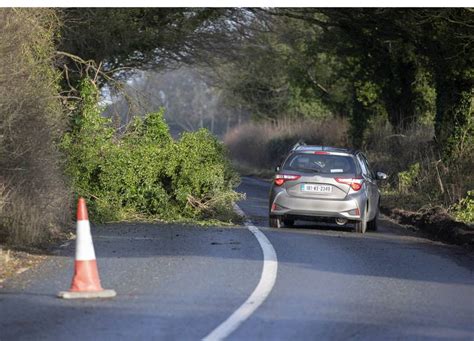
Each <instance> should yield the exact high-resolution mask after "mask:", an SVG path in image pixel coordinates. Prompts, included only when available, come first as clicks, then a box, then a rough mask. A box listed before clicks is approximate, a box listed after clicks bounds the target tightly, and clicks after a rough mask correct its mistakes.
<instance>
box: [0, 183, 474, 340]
mask: <svg viewBox="0 0 474 341" xmlns="http://www.w3.org/2000/svg"><path fill="white" fill-rule="evenodd" d="M268 186H269V185H268V184H267V183H265V182H263V181H260V180H256V179H251V178H244V179H243V182H242V184H241V186H240V187H239V190H240V191H242V192H245V193H246V194H247V200H245V201H242V202H241V203H240V204H239V205H240V207H241V208H242V209H243V211H244V212H245V213H246V214H247V215H248V216H249V218H250V219H251V221H252V223H253V224H255V225H256V226H257V227H259V228H260V230H261V231H262V232H263V233H264V234H265V236H266V237H267V238H268V240H269V241H270V243H271V244H272V246H273V248H274V250H275V252H276V255H277V258H278V273H277V278H276V281H275V285H274V287H273V288H271V292H270V294H269V296H268V297H267V298H266V300H265V301H263V303H262V304H261V306H259V307H258V309H256V310H255V312H253V314H251V315H250V317H249V318H248V319H247V320H246V321H244V322H243V323H242V324H241V325H240V326H239V327H238V328H237V329H236V330H235V331H234V332H233V333H231V334H230V336H229V337H228V339H229V340H255V339H257V340H259V339H262V340H279V339H281V340H289V339H297V340H313V339H331V340H333V339H364V340H367V339H369V340H370V339H374V340H379V339H465V340H472V339H474V274H473V270H474V258H473V256H472V255H471V254H469V252H468V251H466V250H464V249H462V248H460V247H457V246H449V245H445V244H442V243H439V242H434V241H430V240H428V239H426V238H423V237H421V236H418V235H416V234H414V233H409V232H405V231H403V230H401V229H400V228H398V227H396V226H394V224H393V223H391V222H389V221H387V220H382V222H381V228H380V231H378V232H373V233H366V234H365V235H359V234H355V233H352V232H351V231H350V230H348V229H346V230H341V229H340V228H337V227H328V226H324V227H323V226H316V225H315V224H305V225H298V226H296V227H294V228H291V229H270V228H268V227H266V226H268V225H267V196H268V190H269V189H268ZM93 236H94V245H95V249H96V255H97V258H98V264H99V269H100V275H101V280H102V284H103V286H104V287H105V288H112V289H115V290H116V291H117V293H118V296H117V297H116V298H114V299H111V300H95V301H67V300H60V299H57V298H55V295H56V293H57V292H58V291H60V290H64V289H67V288H68V287H69V285H70V280H71V277H72V272H73V259H72V255H73V253H74V248H73V245H69V246H67V247H65V248H63V249H60V250H59V251H58V253H57V254H56V255H54V256H51V257H49V259H48V260H47V261H45V262H44V263H43V264H41V265H40V266H39V267H37V268H35V269H32V270H29V271H26V272H25V273H23V274H21V275H19V276H17V277H15V278H13V279H12V280H10V281H7V282H6V283H5V287H4V288H3V289H0V340H83V339H86V338H89V339H112V338H114V339H138V340H142V339H163V340H188V339H189V340H196V339H202V338H204V337H205V336H207V335H208V334H209V333H210V332H211V331H212V330H214V328H216V327H217V326H219V325H220V324H221V323H222V322H223V321H224V320H226V319H227V317H229V316H230V315H231V314H233V313H234V311H235V310H236V309H238V308H239V307H240V306H241V304H242V303H243V302H244V301H246V300H247V298H248V297H249V295H250V294H251V293H252V292H253V290H254V289H255V287H256V286H257V284H258V283H259V280H260V276H261V273H262V264H263V261H262V260H263V257H262V249H261V247H260V245H259V243H258V241H257V239H256V238H255V237H254V235H253V234H252V233H250V231H249V230H248V229H247V228H246V227H196V226H190V225H176V224H162V223H157V224H135V223H127V224H107V225H102V226H94V227H93Z"/></svg>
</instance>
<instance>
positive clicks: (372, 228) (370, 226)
mask: <svg viewBox="0 0 474 341" xmlns="http://www.w3.org/2000/svg"><path fill="white" fill-rule="evenodd" d="M378 220H379V209H378V208H377V213H375V217H374V219H373V220H371V221H369V222H368V223H367V230H369V231H377V229H378Z"/></svg>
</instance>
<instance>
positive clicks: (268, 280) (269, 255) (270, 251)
mask: <svg viewBox="0 0 474 341" xmlns="http://www.w3.org/2000/svg"><path fill="white" fill-rule="evenodd" d="M234 209H235V211H236V212H237V213H238V214H239V215H241V216H243V217H245V213H244V212H243V211H242V209H241V208H240V207H239V206H237V205H235V207H234ZM245 226H247V228H248V229H249V230H250V232H252V234H253V235H254V236H255V238H257V241H258V242H259V244H260V247H261V248H262V251H263V269H262V275H261V277H260V281H259V283H258V285H257V287H256V288H255V290H254V291H253V292H252V294H251V295H250V296H249V298H247V300H246V301H245V302H244V303H243V304H242V305H241V306H240V307H239V308H238V309H237V310H236V311H235V312H234V313H233V314H232V315H230V316H229V317H228V318H227V320H225V321H224V322H222V323H221V324H220V325H219V326H218V327H217V328H216V329H214V330H213V331H212V332H211V333H210V334H209V335H207V336H206V337H205V338H204V339H203V340H205V341H211V340H223V339H225V338H226V337H228V336H229V335H230V334H231V333H232V332H234V331H235V330H236V329H237V328H238V327H239V326H240V325H241V324H242V323H243V322H244V321H245V320H247V319H248V318H249V317H250V315H252V314H253V312H254V311H255V310H257V308H258V307H259V306H260V305H261V304H262V303H263V302H264V301H265V299H266V298H267V297H268V295H270V292H271V291H272V289H273V286H274V285H275V281H276V277H277V271H278V260H277V255H276V252H275V249H274V248H273V246H272V244H271V243H270V241H269V240H268V239H267V237H265V235H264V234H263V233H262V232H261V231H260V230H259V229H258V228H257V227H256V226H254V225H253V224H252V223H251V222H250V221H249V220H245Z"/></svg>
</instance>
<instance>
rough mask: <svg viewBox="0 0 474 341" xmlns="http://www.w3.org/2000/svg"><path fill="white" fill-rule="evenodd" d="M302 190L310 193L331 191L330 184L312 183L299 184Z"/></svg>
mask: <svg viewBox="0 0 474 341" xmlns="http://www.w3.org/2000/svg"><path fill="white" fill-rule="evenodd" d="M301 191H302V192H312V193H331V192H332V186H330V185H312V184H301Z"/></svg>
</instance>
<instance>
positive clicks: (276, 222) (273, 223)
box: [270, 217, 283, 229]
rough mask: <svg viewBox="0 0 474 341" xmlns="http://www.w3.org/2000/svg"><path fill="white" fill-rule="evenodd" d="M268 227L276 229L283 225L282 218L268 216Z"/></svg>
mask: <svg viewBox="0 0 474 341" xmlns="http://www.w3.org/2000/svg"><path fill="white" fill-rule="evenodd" d="M270 227H273V228H277V229H279V228H281V227H283V219H281V217H270Z"/></svg>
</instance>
